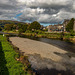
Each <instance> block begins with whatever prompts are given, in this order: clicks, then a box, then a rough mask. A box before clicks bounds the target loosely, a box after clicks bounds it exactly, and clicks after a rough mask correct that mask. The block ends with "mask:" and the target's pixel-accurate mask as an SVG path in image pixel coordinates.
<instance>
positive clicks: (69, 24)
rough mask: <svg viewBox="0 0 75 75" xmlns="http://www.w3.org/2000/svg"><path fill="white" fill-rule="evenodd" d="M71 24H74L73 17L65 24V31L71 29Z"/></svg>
mask: <svg viewBox="0 0 75 75" xmlns="http://www.w3.org/2000/svg"><path fill="white" fill-rule="evenodd" d="M73 25H74V18H72V19H71V20H70V22H69V23H68V24H67V26H66V31H68V32H71V31H73Z"/></svg>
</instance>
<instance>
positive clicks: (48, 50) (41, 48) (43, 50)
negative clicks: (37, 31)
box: [9, 37, 68, 61]
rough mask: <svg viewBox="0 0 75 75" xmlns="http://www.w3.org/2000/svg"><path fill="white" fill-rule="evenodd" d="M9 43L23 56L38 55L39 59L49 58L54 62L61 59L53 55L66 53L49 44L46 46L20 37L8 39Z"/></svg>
mask: <svg viewBox="0 0 75 75" xmlns="http://www.w3.org/2000/svg"><path fill="white" fill-rule="evenodd" d="M9 39H10V41H12V44H13V45H15V46H17V47H18V48H19V49H20V50H21V51H22V52H25V54H35V53H36V54H40V55H41V57H44V58H50V59H52V60H54V61H60V60H61V59H62V57H61V56H59V55H57V54H55V53H59V54H62V53H63V54H66V53H68V52H67V51H64V50H63V49H60V48H58V47H55V46H53V45H51V44H47V43H44V42H40V41H35V40H31V39H27V38H20V37H10V38H9Z"/></svg>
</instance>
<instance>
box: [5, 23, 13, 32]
mask: <svg viewBox="0 0 75 75" xmlns="http://www.w3.org/2000/svg"><path fill="white" fill-rule="evenodd" d="M4 28H5V30H8V31H9V30H12V29H13V25H12V24H5V26H4Z"/></svg>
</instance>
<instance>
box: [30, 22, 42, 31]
mask: <svg viewBox="0 0 75 75" xmlns="http://www.w3.org/2000/svg"><path fill="white" fill-rule="evenodd" d="M40 27H41V25H40V23H38V22H37V21H34V22H32V23H31V24H30V26H29V30H32V29H33V30H38V29H40Z"/></svg>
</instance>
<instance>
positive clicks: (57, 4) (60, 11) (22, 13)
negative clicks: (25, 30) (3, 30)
mask: <svg viewBox="0 0 75 75" xmlns="http://www.w3.org/2000/svg"><path fill="white" fill-rule="evenodd" d="M72 17H74V18H75V0H0V19H4V20H18V21H24V22H25V21H26V22H33V21H38V22H40V23H41V24H51V23H53V24H54V23H61V22H62V21H63V20H64V19H70V18H72Z"/></svg>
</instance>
